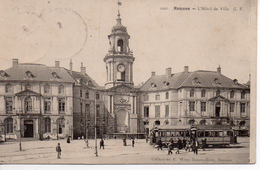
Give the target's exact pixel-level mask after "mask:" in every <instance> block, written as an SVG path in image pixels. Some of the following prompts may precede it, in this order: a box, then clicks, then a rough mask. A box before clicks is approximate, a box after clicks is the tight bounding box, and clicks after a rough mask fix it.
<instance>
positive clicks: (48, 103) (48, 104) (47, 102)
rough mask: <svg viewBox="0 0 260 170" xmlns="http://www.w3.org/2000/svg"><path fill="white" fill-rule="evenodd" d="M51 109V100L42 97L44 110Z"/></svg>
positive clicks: (48, 110)
mask: <svg viewBox="0 0 260 170" xmlns="http://www.w3.org/2000/svg"><path fill="white" fill-rule="evenodd" d="M50 111H51V100H50V98H45V99H44V112H45V113H46V112H50Z"/></svg>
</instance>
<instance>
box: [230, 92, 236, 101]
mask: <svg viewBox="0 0 260 170" xmlns="http://www.w3.org/2000/svg"><path fill="white" fill-rule="evenodd" d="M234 96H235V92H234V90H232V91H231V92H230V98H231V99H233V98H234Z"/></svg>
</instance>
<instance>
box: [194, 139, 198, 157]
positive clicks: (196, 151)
mask: <svg viewBox="0 0 260 170" xmlns="http://www.w3.org/2000/svg"><path fill="white" fill-rule="evenodd" d="M198 148H199V142H198V140H197V139H196V140H195V142H194V143H193V152H194V154H196V155H198Z"/></svg>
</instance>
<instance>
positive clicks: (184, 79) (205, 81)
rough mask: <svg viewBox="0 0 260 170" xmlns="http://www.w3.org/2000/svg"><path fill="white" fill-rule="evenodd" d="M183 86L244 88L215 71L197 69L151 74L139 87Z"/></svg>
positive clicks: (164, 87)
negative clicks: (168, 75) (167, 74)
mask: <svg viewBox="0 0 260 170" xmlns="http://www.w3.org/2000/svg"><path fill="white" fill-rule="evenodd" d="M183 87H194V88H196V87H201V88H237V89H246V88H248V87H246V86H245V85H242V84H239V83H238V82H237V81H236V80H232V79H230V78H228V77H226V76H224V75H222V74H220V73H218V72H215V71H205V70H198V71H194V72H180V73H175V74H171V77H170V78H167V77H166V75H155V76H151V77H150V78H149V79H148V80H147V82H146V83H144V84H143V86H142V87H141V88H140V90H142V91H163V90H169V89H179V88H183Z"/></svg>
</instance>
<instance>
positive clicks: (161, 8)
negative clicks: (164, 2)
mask: <svg viewBox="0 0 260 170" xmlns="http://www.w3.org/2000/svg"><path fill="white" fill-rule="evenodd" d="M160 10H168V7H160Z"/></svg>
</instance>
